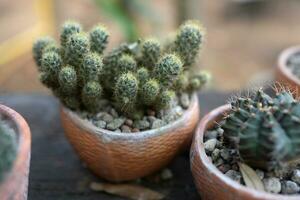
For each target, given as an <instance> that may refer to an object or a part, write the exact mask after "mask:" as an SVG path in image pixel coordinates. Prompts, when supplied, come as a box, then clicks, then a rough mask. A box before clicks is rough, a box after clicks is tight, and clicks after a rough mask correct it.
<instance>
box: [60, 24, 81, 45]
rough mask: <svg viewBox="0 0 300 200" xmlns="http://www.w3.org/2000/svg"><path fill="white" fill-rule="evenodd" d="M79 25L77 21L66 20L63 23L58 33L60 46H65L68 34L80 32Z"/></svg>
mask: <svg viewBox="0 0 300 200" xmlns="http://www.w3.org/2000/svg"><path fill="white" fill-rule="evenodd" d="M81 29H82V28H81V25H80V24H79V23H77V22H73V21H67V22H65V23H64V24H63V26H62V28H61V34H60V43H61V46H63V47H65V46H66V44H67V42H68V40H69V38H70V36H71V35H73V34H75V33H80V32H81Z"/></svg>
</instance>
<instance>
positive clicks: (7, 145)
mask: <svg viewBox="0 0 300 200" xmlns="http://www.w3.org/2000/svg"><path fill="white" fill-rule="evenodd" d="M17 146H18V145H17V136H16V134H15V132H14V131H13V130H12V129H11V128H9V127H8V125H7V124H5V123H4V122H0V182H1V181H2V180H3V179H4V178H5V174H6V173H7V172H8V171H9V170H10V169H11V167H12V165H13V162H14V160H15V159H16V155H17Z"/></svg>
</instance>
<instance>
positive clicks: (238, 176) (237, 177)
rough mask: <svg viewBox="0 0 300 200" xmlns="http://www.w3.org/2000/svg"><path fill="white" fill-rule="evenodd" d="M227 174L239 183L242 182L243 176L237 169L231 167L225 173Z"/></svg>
mask: <svg viewBox="0 0 300 200" xmlns="http://www.w3.org/2000/svg"><path fill="white" fill-rule="evenodd" d="M225 175H226V176H227V177H229V178H231V179H232V180H234V181H236V182H238V183H241V179H242V176H241V173H240V172H237V171H234V170H232V169H230V170H228V171H227V172H226V173H225Z"/></svg>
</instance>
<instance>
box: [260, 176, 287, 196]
mask: <svg viewBox="0 0 300 200" xmlns="http://www.w3.org/2000/svg"><path fill="white" fill-rule="evenodd" d="M256 173H257V172H256ZM262 181H263V184H264V186H265V190H266V191H267V192H271V193H276V194H278V193H279V192H280V191H281V183H280V180H279V178H274V177H273V178H265V179H263V180H262Z"/></svg>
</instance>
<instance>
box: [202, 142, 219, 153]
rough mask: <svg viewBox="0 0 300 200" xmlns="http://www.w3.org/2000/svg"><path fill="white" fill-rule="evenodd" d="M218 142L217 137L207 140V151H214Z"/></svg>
mask: <svg viewBox="0 0 300 200" xmlns="http://www.w3.org/2000/svg"><path fill="white" fill-rule="evenodd" d="M216 144H217V139H210V140H207V141H206V142H205V143H204V148H205V151H207V152H212V151H213V150H214V149H215V147H216Z"/></svg>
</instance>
